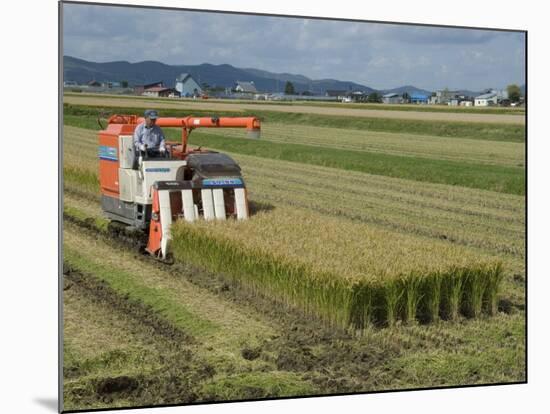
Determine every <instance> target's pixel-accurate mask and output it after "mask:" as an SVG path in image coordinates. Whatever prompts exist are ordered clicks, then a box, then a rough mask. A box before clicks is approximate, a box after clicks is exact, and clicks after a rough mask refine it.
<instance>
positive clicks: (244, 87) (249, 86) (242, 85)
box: [235, 81, 258, 93]
mask: <svg viewBox="0 0 550 414" xmlns="http://www.w3.org/2000/svg"><path fill="white" fill-rule="evenodd" d="M235 91H237V92H244V93H257V92H258V91H257V89H256V86H255V85H254V82H243V81H237V82H236V83H235Z"/></svg>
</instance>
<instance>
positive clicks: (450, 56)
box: [64, 4, 525, 89]
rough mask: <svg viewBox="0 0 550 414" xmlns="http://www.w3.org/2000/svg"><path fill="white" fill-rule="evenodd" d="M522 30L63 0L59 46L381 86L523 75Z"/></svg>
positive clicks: (495, 82)
mask: <svg viewBox="0 0 550 414" xmlns="http://www.w3.org/2000/svg"><path fill="white" fill-rule="evenodd" d="M523 42H524V38H523V34H521V33H511V32H500V31H488V30H468V29H455V28H437V27H422V26H408V25H395V24H375V23H356V22H347V21H330V20H329V21H327V20H318V19H298V18H281V17H266V16H253V15H235V14H221V13H201V12H189V11H175V10H154V9H141V8H129V7H109V6H90V5H77V4H65V5H64V54H67V55H71V56H76V57H79V58H83V59H87V60H92V61H113V60H128V61H130V62H136V61H144V60H158V61H161V62H163V63H167V64H200V63H212V64H222V63H228V64H231V65H233V66H236V67H251V68H258V69H264V70H269V71H273V72H290V73H296V74H302V75H305V76H308V77H310V78H313V79H319V78H335V79H340V80H351V81H356V82H359V83H364V84H366V85H368V86H371V87H376V88H390V87H395V86H400V85H402V84H404V83H406V84H413V85H415V86H418V87H422V88H426V89H435V88H438V87H441V86H442V85H443V86H445V85H447V86H450V85H453V87H460V88H470V89H483V88H485V87H487V86H498V87H502V86H505V85H506V84H508V83H510V82H519V83H522V82H524V71H525V68H524V43H523Z"/></svg>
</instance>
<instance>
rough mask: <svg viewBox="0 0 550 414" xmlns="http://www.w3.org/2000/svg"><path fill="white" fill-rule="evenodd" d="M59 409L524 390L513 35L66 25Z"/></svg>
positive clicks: (241, 23)
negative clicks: (475, 388) (478, 388)
mask: <svg viewBox="0 0 550 414" xmlns="http://www.w3.org/2000/svg"><path fill="white" fill-rule="evenodd" d="M60 12H61V17H62V19H61V27H60V47H61V48H60V76H62V84H61V85H60V97H61V99H60V120H61V125H62V126H61V128H62V135H61V137H60V153H61V155H62V158H61V159H62V177H61V179H62V185H63V187H62V189H63V204H62V208H63V222H62V235H63V238H62V260H63V266H62V273H63V274H62V275H60V300H61V301H62V315H61V319H60V324H61V329H60V331H61V333H62V342H61V343H62V364H63V365H62V370H61V378H60V383H61V386H62V389H61V391H60V392H61V395H62V410H63V411H65V412H71V411H86V410H93V409H112V408H133V407H156V406H167V405H187V404H198V403H214V402H215V403H220V402H229V401H250V400H263V399H273V398H288V397H293V398H300V397H307V396H327V395H342V394H355V393H373V392H381V391H390V390H393V391H399V390H420V389H437V388H443V387H462V386H471V385H497V384H513V383H525V382H526V345H525V342H526V335H525V331H526V329H525V328H526V313H525V302H526V296H525V288H526V237H525V236H526V142H527V137H526V103H527V101H526V64H525V62H526V53H527V52H526V36H527V32H525V31H513V30H506V29H505V28H502V29H500V28H465V27H449V26H435V25H414V24H402V23H399V22H375V21H358V20H343V19H328V18H326V19H325V18H313V17H303V16H300V17H295V16H279V15H261V14H252V13H250V14H246V13H233V12H227V11H205V10H188V9H173V8H161V7H144V6H128V5H124V6H122V5H98V4H87V3H78V2H68V1H67V2H61V3H60Z"/></svg>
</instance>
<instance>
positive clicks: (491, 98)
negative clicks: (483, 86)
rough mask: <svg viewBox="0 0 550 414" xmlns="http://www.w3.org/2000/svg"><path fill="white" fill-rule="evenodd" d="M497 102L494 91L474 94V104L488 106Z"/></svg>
mask: <svg viewBox="0 0 550 414" xmlns="http://www.w3.org/2000/svg"><path fill="white" fill-rule="evenodd" d="M497 103H498V96H497V94H496V93H493V92H491V93H486V94H483V95H479V96H476V98H475V102H474V105H475V106H489V105H496V104H497Z"/></svg>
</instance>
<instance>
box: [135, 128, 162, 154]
mask: <svg viewBox="0 0 550 414" xmlns="http://www.w3.org/2000/svg"><path fill="white" fill-rule="evenodd" d="M164 141H165V139H164V134H163V133H162V129H160V127H159V126H157V125H152V126H151V127H150V128H147V127H146V126H145V122H144V123H142V124H139V125H138V126H137V127H136V129H135V130H134V147H135V148H136V150H137V149H139V146H140V145H141V144H145V145H147V148H148V149H155V150H158V149H160V148H164V145H165V143H164Z"/></svg>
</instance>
